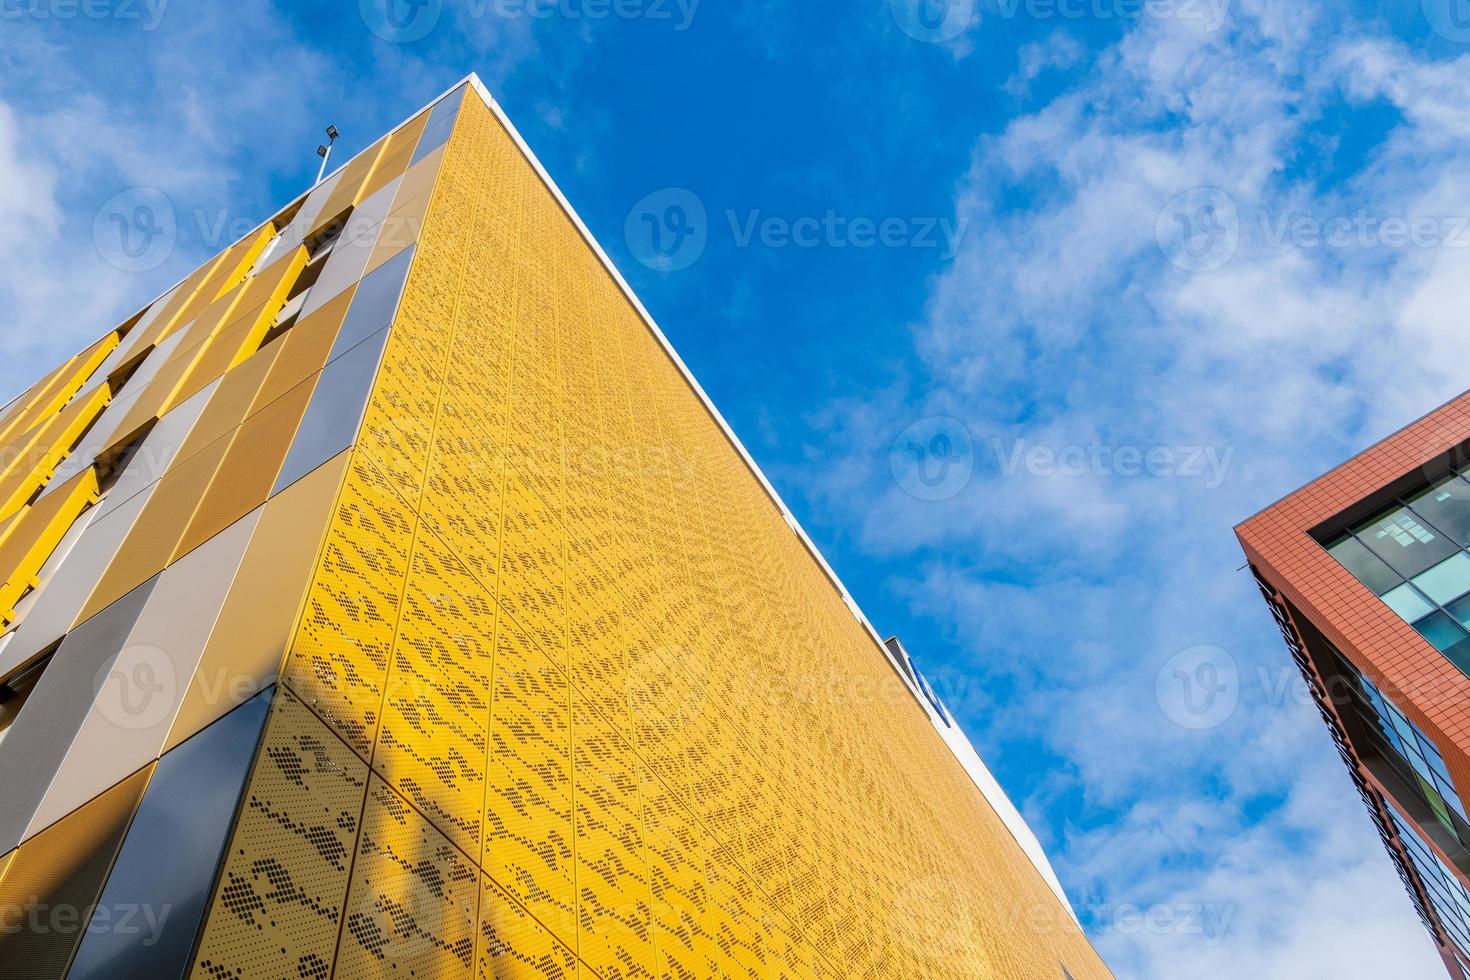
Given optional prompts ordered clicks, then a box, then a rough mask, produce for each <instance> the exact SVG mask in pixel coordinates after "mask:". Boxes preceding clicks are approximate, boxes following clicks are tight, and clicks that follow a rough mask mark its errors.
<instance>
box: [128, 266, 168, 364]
mask: <svg viewBox="0 0 1470 980" xmlns="http://www.w3.org/2000/svg"><path fill="white" fill-rule="evenodd" d="M180 285H182V283H180ZM178 291H179V287H178V286H175V287H174V288H173V289H170V290H169V291H168V292H166V293H164V294H163V295H162V296H160V297H158V299H157V300H155V301H154V302H153V305H152V306H150V307H148V312H147V313H144V314H143V318H142V319H140V320H139V321H138V322H137V323H135V324H133V329H131V330H129V331H128V335H127V336H126V337H124V338H123V339H122V343H121V344H120V345H118V351H120V352H121V353H119V354H118V362H119V363H121V362H123V361H125V360H128V359H130V358H131V357H133V355H135V354H136V353H137V350H136V348H137V346H138V343H139V342H140V341H141V340H142V339H143V336H144V335H145V334H147V333H148V328H149V327H151V326H153V323H154V321H155V320H157V319H158V316H159V314H161V313H162V312H163V311H164V310H165V309H167V308H168V304H169V301H170V300H172V299H173V298H174V294H175V293H177V292H178Z"/></svg>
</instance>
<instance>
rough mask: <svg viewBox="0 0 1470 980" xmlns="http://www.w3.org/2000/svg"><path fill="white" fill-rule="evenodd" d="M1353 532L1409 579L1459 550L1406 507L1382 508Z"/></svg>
mask: <svg viewBox="0 0 1470 980" xmlns="http://www.w3.org/2000/svg"><path fill="white" fill-rule="evenodd" d="M1357 533H1358V538H1359V540H1361V541H1362V542H1363V543H1364V544H1366V545H1367V546H1368V547H1369V548H1372V549H1373V551H1374V553H1375V554H1377V555H1378V557H1379V558H1382V559H1383V560H1384V561H1386V562H1388V563H1389V564H1390V565H1391V566H1393V568H1394V569H1395V570H1396V571H1398V572H1399V573H1400V574H1402V575H1403V576H1404V578H1413V577H1414V576H1415V575H1418V574H1419V573H1420V572H1422V571H1424V570H1425V569H1427V568H1432V567H1434V566H1435V565H1438V564H1439V563H1440V562H1442V561H1444V560H1445V559H1446V558H1448V557H1449V556H1450V555H1453V554H1454V553H1455V552H1457V551H1459V550H1460V549H1459V546H1457V545H1456V544H1455V543H1454V542H1453V541H1451V540H1450V539H1449V538H1446V537H1445V536H1444V535H1442V534H1440V533H1438V532H1437V531H1435V529H1434V528H1432V527H1429V526H1428V525H1426V524H1425V523H1424V522H1422V521H1421V520H1420V519H1419V517H1418V515H1416V514H1415V513H1414V512H1413V511H1411V510H1409V509H1408V508H1407V507H1395V508H1393V509H1392V510H1389V511H1385V512H1384V513H1382V514H1380V515H1379V516H1378V517H1375V518H1374V519H1373V520H1371V521H1369V522H1367V523H1366V524H1364V525H1363V526H1362V527H1361V528H1358V531H1357Z"/></svg>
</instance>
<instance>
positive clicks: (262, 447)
mask: <svg viewBox="0 0 1470 980" xmlns="http://www.w3.org/2000/svg"><path fill="white" fill-rule="evenodd" d="M314 387H315V383H314V382H313V381H303V382H302V383H301V384H299V385H297V386H296V387H295V388H293V389H292V390H291V391H289V392H287V393H286V394H285V395H282V396H281V397H280V398H278V399H277V400H276V401H274V402H272V403H271V404H270V405H268V406H267V407H265V408H263V409H261V410H260V411H259V412H257V413H256V414H255V415H253V416H251V417H250V418H249V419H248V420H247V421H246V422H245V424H244V425H242V426H241V427H240V430H239V432H238V433H237V434H236V436H235V439H234V441H233V442H231V443H230V450H229V452H228V453H226V454H225V458H224V461H223V462H222V463H221V464H220V468H219V472H218V473H217V474H216V475H215V477H214V479H213V480H211V481H210V484H209V490H208V492H207V493H205V495H204V499H203V500H201V501H200V502H199V509H198V511H196V512H195V514H194V519H193V520H192V521H190V522H189V528H188V530H187V531H185V532H184V536H183V538H182V539H181V540H180V541H179V544H178V547H177V548H176V549H175V550H174V555H173V558H172V559H171V562H172V561H177V560H178V559H179V558H181V557H182V556H184V555H186V554H188V553H189V552H191V551H193V550H194V549H195V548H197V547H199V546H200V545H201V544H203V543H204V542H205V541H208V540H209V539H210V538H212V537H214V536H215V535H216V534H218V533H219V532H221V531H223V530H224V529H225V528H227V527H229V526H230V525H231V524H233V523H235V522H236V521H238V520H239V519H240V518H242V517H244V516H245V515H246V514H248V513H250V512H251V511H252V510H254V509H255V508H257V507H259V506H260V505H261V504H263V503H265V502H266V499H267V498H268V497H269V496H270V493H271V487H273V486H274V485H275V482H276V475H277V474H278V473H280V471H281V463H282V462H284V461H285V459H286V451H287V450H289V449H290V448H291V438H292V436H294V435H295V434H296V427H297V426H299V425H300V424H301V416H302V415H304V414H305V413H306V405H307V402H309V401H310V400H311V392H312V389H313V388H314Z"/></svg>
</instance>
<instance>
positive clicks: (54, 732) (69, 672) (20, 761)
mask: <svg viewBox="0 0 1470 980" xmlns="http://www.w3.org/2000/svg"><path fill="white" fill-rule="evenodd" d="M157 583H158V577H157V576H155V577H153V578H152V579H150V580H148V581H147V582H144V583H143V584H142V585H140V586H138V587H137V588H136V589H134V590H133V591H132V592H129V593H128V594H127V595H125V596H123V597H122V598H121V599H119V600H117V601H116V602H114V603H113V604H112V605H110V606H108V607H107V608H106V609H104V610H102V611H101V612H100V613H98V614H97V615H95V616H93V617H92V618H91V619H89V620H87V622H85V623H83V624H82V625H81V626H78V627H77V628H76V629H75V630H73V631H72V632H71V634H70V635H68V636H67V638H66V642H65V643H63V644H62V645H61V649H59V650H57V651H56V655H55V656H54V657H52V658H51V663H50V664H48V665H47V666H46V672H45V673H44V674H42V675H41V679H40V681H38V682H37V684H36V689H35V690H34V691H32V692H31V696H30V699H29V700H28V701H27V702H26V704H25V707H24V708H22V709H21V711H20V714H19V715H18V716H17V717H16V719H15V724H13V725H12V726H11V728H10V731H9V733H8V734H7V735H6V736H5V741H3V742H0V786H3V787H5V791H4V792H3V793H0V854H4V853H5V852H6V851H9V850H11V849H12V848H14V847H16V846H17V845H18V844H20V840H21V837H22V836H23V835H24V834H25V830H26V826H27V825H28V824H29V823H30V822H31V817H33V816H35V813H36V808H37V807H38V806H39V805H40V803H41V798H42V797H43V796H44V795H45V793H46V788H47V787H48V786H49V785H50V784H51V778H52V776H54V775H55V773H56V770H57V769H58V768H60V766H61V763H62V760H63V759H65V758H66V752H67V749H69V748H70V747H71V743H72V739H73V738H74V737H75V736H76V733H77V730H78V729H79V728H80V727H81V724H82V719H84V718H86V716H87V712H88V711H90V710H91V707H92V703H93V701H94V700H96V693H95V692H96V684H97V679H98V677H102V676H106V674H107V671H108V670H109V669H110V668H111V666H112V664H113V662H114V661H115V660H116V659H117V655H118V654H119V653H121V652H122V649H123V646H124V644H126V643H127V639H128V634H129V633H131V632H132V631H133V626H134V624H136V623H137V621H138V616H139V615H140V614H141V613H142V612H143V607H144V605H146V604H147V602H148V596H149V595H151V594H152V592H153V587H154V586H155V585H156V584H157ZM13 645H14V644H12V646H13ZM7 652H9V651H8V650H7Z"/></svg>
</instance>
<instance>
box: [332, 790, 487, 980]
mask: <svg viewBox="0 0 1470 980" xmlns="http://www.w3.org/2000/svg"><path fill="white" fill-rule="evenodd" d="M362 824H363V825H362V836H361V839H360V843H359V844H358V849H357V860H356V861H355V862H354V863H353V866H352V890H351V894H350V896H349V897H348V900H347V908H346V914H347V921H346V923H345V928H344V930H343V934H342V942H341V946H340V947H339V948H338V951H337V963H336V968H335V970H334V971H333V976H335V977H337V978H339V980H366V978H374V980H376V978H379V977H411V976H418V977H456V976H469V973H470V969H471V965H472V963H473V961H474V952H475V933H476V931H477V925H478V922H479V918H478V912H479V906H480V874H479V872H478V870H476V868H475V866H474V864H472V863H471V862H470V861H469V860H468V859H467V858H466V857H465V856H464V855H463V854H461V853H460V852H459V851H458V850H456V849H455V848H454V847H453V845H451V844H450V843H449V840H448V838H446V837H444V836H443V835H442V834H440V833H439V832H438V831H437V830H435V829H434V828H433V826H432V825H431V824H430V823H429V822H428V821H427V820H425V819H424V818H423V817H422V816H420V815H419V814H418V813H417V812H416V811H415V810H414V808H413V807H411V806H409V805H408V803H407V802H405V801H404V800H403V799H402V798H400V797H399V796H398V795H397V794H395V793H394V792H393V791H392V790H391V789H389V788H388V787H387V785H385V784H384V783H383V782H382V781H380V780H379V779H377V778H376V777H373V778H372V781H371V785H370V786H369V788H368V798H367V807H366V809H365V812H364V813H363V821H362Z"/></svg>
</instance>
